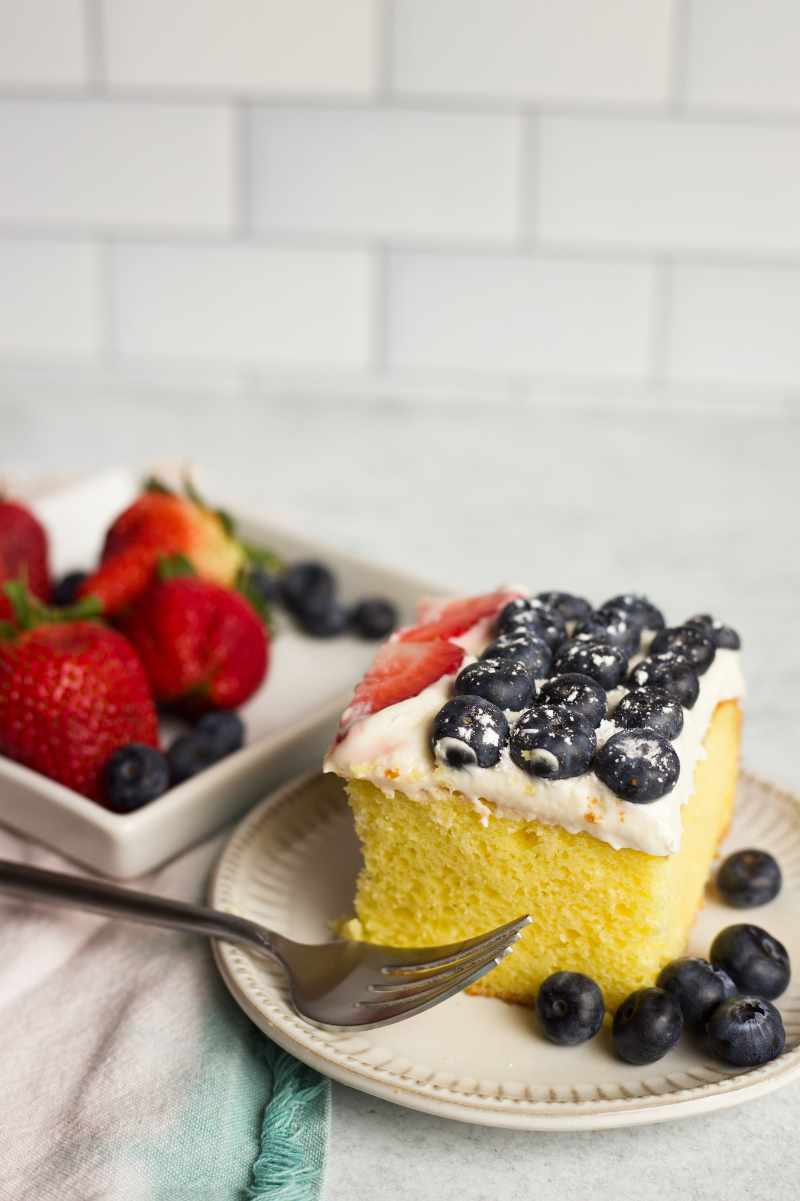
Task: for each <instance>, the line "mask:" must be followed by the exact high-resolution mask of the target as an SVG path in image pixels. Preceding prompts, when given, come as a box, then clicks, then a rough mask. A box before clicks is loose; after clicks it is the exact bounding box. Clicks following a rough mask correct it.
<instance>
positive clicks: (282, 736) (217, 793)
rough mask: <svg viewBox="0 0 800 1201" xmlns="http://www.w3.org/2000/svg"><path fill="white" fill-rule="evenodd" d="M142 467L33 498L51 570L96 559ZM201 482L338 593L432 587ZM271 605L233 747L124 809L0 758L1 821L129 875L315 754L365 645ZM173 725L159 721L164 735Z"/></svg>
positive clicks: (404, 595) (405, 597)
mask: <svg viewBox="0 0 800 1201" xmlns="http://www.w3.org/2000/svg"><path fill="white" fill-rule="evenodd" d="M142 474H143V473H142V472H140V471H134V470H132V469H120V470H116V471H109V472H104V473H102V474H97V475H94V476H90V477H88V478H85V479H83V480H82V481H81V482H79V483H76V484H72V485H69V486H65V487H62V488H59V489H57V490H55V491H52V492H50V493H48V494H47V495H45V496H43V497H40V498H39V499H38V500H36V501H35V502H33V503H32V508H34V510H35V511H36V512H37V514H38V515H39V517H40V518H41V520H42V521H43V522H44V524H45V526H46V528H47V530H48V533H49V536H50V549H51V561H52V566H53V571H54V574H60V573H62V572H64V571H69V570H74V569H78V568H81V567H85V566H87V565H90V564H92V563H94V562H96V560H97V555H98V552H99V549H100V546H101V544H102V539H103V535H104V533H105V530H106V529H107V527H108V525H109V524H110V522H111V521H112V520H113V518H114V517H115V516H116V515H117V514H118V513H119V512H120V511H121V510H122V509H123V508H124V507H125V506H126V505H127V504H129V503H130V502H131V501H132V500H133V499H134V497H135V496H136V494H137V492H138V490H139V487H140V482H141V479H142ZM199 483H200V485H201V488H202V490H203V491H204V493H205V494H207V495H208V496H209V498H213V503H214V504H215V505H219V506H221V507H224V508H225V509H227V510H228V511H229V512H230V513H231V514H232V515H233V517H234V520H235V521H236V525H237V529H238V530H239V531H240V533H241V536H242V537H243V538H245V539H246V540H247V541H249V542H252V543H254V544H257V545H261V546H266V547H269V548H271V549H272V550H274V551H275V552H276V553H277V554H278V555H280V556H281V558H283V559H285V560H287V561H289V562H291V561H293V560H299V559H310V558H313V559H320V560H322V561H323V562H325V563H327V564H329V565H330V566H331V567H332V568H333V569H334V571H336V573H337V575H338V577H339V580H340V583H341V591H342V596H343V599H344V600H345V601H350V600H353V599H355V598H356V597H358V596H364V595H370V594H372V595H385V596H389V597H391V598H392V599H393V600H394V601H395V602H396V603H397V605H398V608H399V610H400V615H401V620H402V621H403V622H406V621H408V620H409V619H410V618H411V617H412V616H413V612H414V605H415V603H416V601H417V599H418V597H419V596H420V595H421V594H424V593H425V592H436V591H437V589H436V588H434V587H432V586H431V585H430V584H428V583H425V582H424V581H422V580H419V579H415V578H414V577H413V576H410V575H406V574H402V573H399V572H395V571H391V570H389V569H387V568H382V567H379V566H375V565H374V564H371V563H368V562H365V561H364V560H361V559H358V558H355V557H351V556H348V555H345V554H341V553H340V552H339V551H337V550H336V549H335V548H333V547H329V546H325V545H322V544H320V543H318V542H316V541H315V540H314V539H313V538H307V537H305V536H304V535H302V534H299V533H295V532H292V531H291V530H289V529H286V528H283V527H280V526H278V525H273V524H272V523H271V522H270V521H269V520H268V519H266V518H263V517H261V516H259V517H254V516H248V515H247V514H245V513H243V512H241V511H240V509H239V508H238V507H237V505H236V501H235V497H232V496H231V494H230V489H229V488H228V487H224V486H223V485H221V483H220V482H219V481H217V480H214V479H212V478H206V477H205V476H204V477H202V478H201V479H200V480H199ZM438 591H443V590H442V589H439V590H438ZM276 616H277V623H278V629H277V632H276V635H275V638H274V640H273V644H272V660H271V665H270V671H269V675H268V677H267V680H266V681H265V683H264V684H263V685H262V687H261V688H260V689H259V691H258V693H257V694H256V695H255V696H254V697H253V699H252V700H251V701H249V702H248V704H247V705H245V706H244V707H243V709H242V710H241V713H242V716H243V718H244V720H245V723H246V728H247V741H246V744H245V746H244V747H243V748H242V750H240V751H237V752H236V753H235V754H233V755H230V756H229V757H228V758H227V759H224V760H223V761H222V762H221V763H218V764H216V765H215V766H214V767H211V768H209V769H208V770H206V771H204V772H202V773H201V774H200V775H198V776H196V777H195V778H194V779H192V780H187V781H186V782H185V783H184V784H181V785H179V786H178V787H177V788H173V789H170V791H169V792H167V793H165V795H164V796H163V797H159V798H158V800H156V801H152V802H151V803H150V804H149V805H146V806H145V807H144V808H142V809H140V810H139V811H138V812H136V813H130V814H125V815H119V814H115V813H111V812H109V811H108V810H107V809H104V808H102V806H100V805H98V804H95V803H94V802H93V801H89V800H87V799H86V798H85V797H82V796H80V795H79V794H78V793H76V792H73V791H72V789H69V788H65V787H63V786H62V785H60V784H56V783H55V782H54V781H52V780H49V779H47V777H46V776H42V775H40V774H39V773H38V772H34V771H31V770H29V769H28V768H26V767H23V766H21V765H20V764H18V763H14V762H12V761H11V760H9V759H4V758H1V757H0V821H2V822H3V823H4V824H6V825H8V826H11V827H12V828H14V829H15V830H18V831H21V832H22V833H23V834H27V835H30V836H32V837H33V838H38V839H40V840H41V841H42V842H45V843H47V844H48V845H50V846H51V847H53V848H54V849H55V850H57V851H60V852H61V853H62V854H64V855H67V856H69V857H70V858H72V859H76V860H78V861H79V862H81V863H83V864H85V865H87V866H88V867H90V868H93V869H94V870H95V871H97V872H102V873H103V874H105V875H109V876H114V877H117V878H118V879H129V878H131V877H133V876H138V875H141V874H142V873H144V872H147V871H151V870H152V869H153V868H155V867H157V866H158V865H159V864H161V863H163V862H165V861H166V860H167V859H170V858H172V857H173V856H174V855H176V854H178V852H180V851H182V850H184V849H185V848H186V847H188V846H191V845H192V844H193V843H195V842H198V841H200V840H201V839H203V838H205V837H207V836H208V835H209V834H211V833H212V832H213V831H215V830H217V829H219V828H220V827H221V826H223V825H225V823H226V822H228V821H231V820H232V819H233V818H235V817H237V816H238V815H239V814H241V813H242V812H243V811H244V810H245V809H247V808H248V807H249V806H250V805H252V804H253V803H254V802H255V801H257V800H260V799H261V798H262V797H263V796H265V795H266V794H267V793H268V792H269V791H270V790H271V789H273V788H275V787H277V785H279V784H281V783H282V782H283V781H284V780H286V779H288V778H289V777H290V776H292V775H295V774H296V773H298V772H301V771H304V770H307V769H308V768H312V767H314V766H315V765H317V764H319V762H320V760H321V758H322V755H323V753H324V750H325V747H326V746H327V744H328V742H329V741H330V739H331V737H332V736H333V733H334V731H335V728H336V723H337V720H338V717H339V714H340V712H341V710H342V708H343V706H344V705H345V704H346V702H347V700H348V699H349V696H350V693H351V691H352V688H353V686H354V684H355V682H356V681H357V680H358V679H359V678H360V676H361V675H362V674H363V672H364V669H365V668H366V666H367V664H368V663H369V662H370V660H371V659H372V656H373V655H374V653H375V644H374V643H370V642H365V641H363V640H361V639H357V638H355V637H351V636H349V635H345V636H343V637H340V638H335V639H331V640H325V639H315V638H309V637H307V636H306V635H304V634H302V633H300V632H299V631H298V630H297V629H296V628H295V627H294V626H293V625H292V624H291V622H290V621H289V619H288V618H287V617H286V616H285V615H284V614H282V613H278V614H277V615H276ZM171 728H172V727H171V725H170V726H165V735H166V736H169V733H170V730H171Z"/></svg>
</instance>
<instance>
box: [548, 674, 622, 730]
mask: <svg viewBox="0 0 800 1201" xmlns="http://www.w3.org/2000/svg"><path fill="white" fill-rule="evenodd" d="M539 700H540V701H541V702H542V704H547V705H566V706H567V708H568V709H570V710H572V711H573V712H575V713H578V714H580V716H581V717H584V718H586V720H587V721H588V722H589V723H590V724H591V726H592V728H593V729H596V728H597V727H598V726H599V725H600V722H601V721H602V720H603V718H604V717H605V715H606V709H607V701H606V690H605V688H603V686H602V685H601V684H598V683H597V680H593V679H592V678H591V676H583V675H581V674H580V673H579V672H577V671H573V672H567V673H566V674H565V675H563V676H553V678H552V679H550V680H547V681H546V682H545V683H544V684H543V685H542V688H541V691H540V693H539Z"/></svg>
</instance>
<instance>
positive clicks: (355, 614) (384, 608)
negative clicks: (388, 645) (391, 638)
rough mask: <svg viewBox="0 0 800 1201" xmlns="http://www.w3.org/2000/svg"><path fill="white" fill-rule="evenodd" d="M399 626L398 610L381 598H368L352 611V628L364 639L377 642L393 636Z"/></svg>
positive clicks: (354, 606) (388, 601)
mask: <svg viewBox="0 0 800 1201" xmlns="http://www.w3.org/2000/svg"><path fill="white" fill-rule="evenodd" d="M396 625H397V609H396V607H395V606H394V605H393V604H392V602H391V601H390V600H384V599H383V598H382V597H380V596H371V597H367V598H366V600H360V601H359V602H358V604H356V605H353V608H352V609H351V610H350V626H351V629H353V630H355V632H356V634H358V635H360V637H362V638H369V639H373V640H377V639H379V638H385V637H386V636H387V634H391V632H392V630H393V629H394V627H395V626H396Z"/></svg>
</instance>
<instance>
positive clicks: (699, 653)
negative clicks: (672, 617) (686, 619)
mask: <svg viewBox="0 0 800 1201" xmlns="http://www.w3.org/2000/svg"><path fill="white" fill-rule="evenodd" d="M663 651H677V653H678V654H679V655H683V656H684V657H685V658H687V659H688V660H689V662H690V663H691V665H692V667H693V668H694V669H695V671H696V672H697V674H698V675H699V676H701V675H703V673H704V672H706V671H708V669H709V667H710V666H711V664H712V663H713V662H714V656H715V655H716V653H717V648H716V645H715V643H714V639H713V638H712V637H711V635H710V633H708V632H707V631H706V630H704V629H701V628H700V626H696V625H686V626H673V627H672V629H669V630H661V631H660V633H658V634H656V636H655V638H654V639H653V641H652V642H651V644H650V653H651V655H657V654H661V653H662V652H663Z"/></svg>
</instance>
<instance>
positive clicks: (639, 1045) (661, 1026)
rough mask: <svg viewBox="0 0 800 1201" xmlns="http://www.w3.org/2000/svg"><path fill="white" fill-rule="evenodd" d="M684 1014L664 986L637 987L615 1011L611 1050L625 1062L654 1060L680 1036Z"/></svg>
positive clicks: (661, 1055)
mask: <svg viewBox="0 0 800 1201" xmlns="http://www.w3.org/2000/svg"><path fill="white" fill-rule="evenodd" d="M682 1029H683V1015H682V1013H681V1007H680V1005H679V1004H678V1002H677V1000H676V999H675V997H673V996H672V994H671V993H668V992H666V991H665V990H664V989H663V988H639V989H637V991H636V992H632V993H631V995H630V996H629V997H627V998H626V999H625V1000H624V1001H623V1002H622V1004H621V1005H620V1007H619V1009H618V1010H617V1012H616V1013H615V1014H614V1022H613V1024H612V1027H611V1037H612V1039H613V1041H614V1050H615V1051H616V1053H617V1055H618V1056H619V1057H620V1059H624V1060H625V1062H626V1063H636V1064H644V1063H655V1062H656V1060H657V1059H662V1058H663V1057H664V1056H665V1055H666V1053H667V1051H670V1050H672V1048H673V1047H674V1046H675V1044H676V1042H677V1041H678V1039H679V1038H680V1036H681V1031H682Z"/></svg>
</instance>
